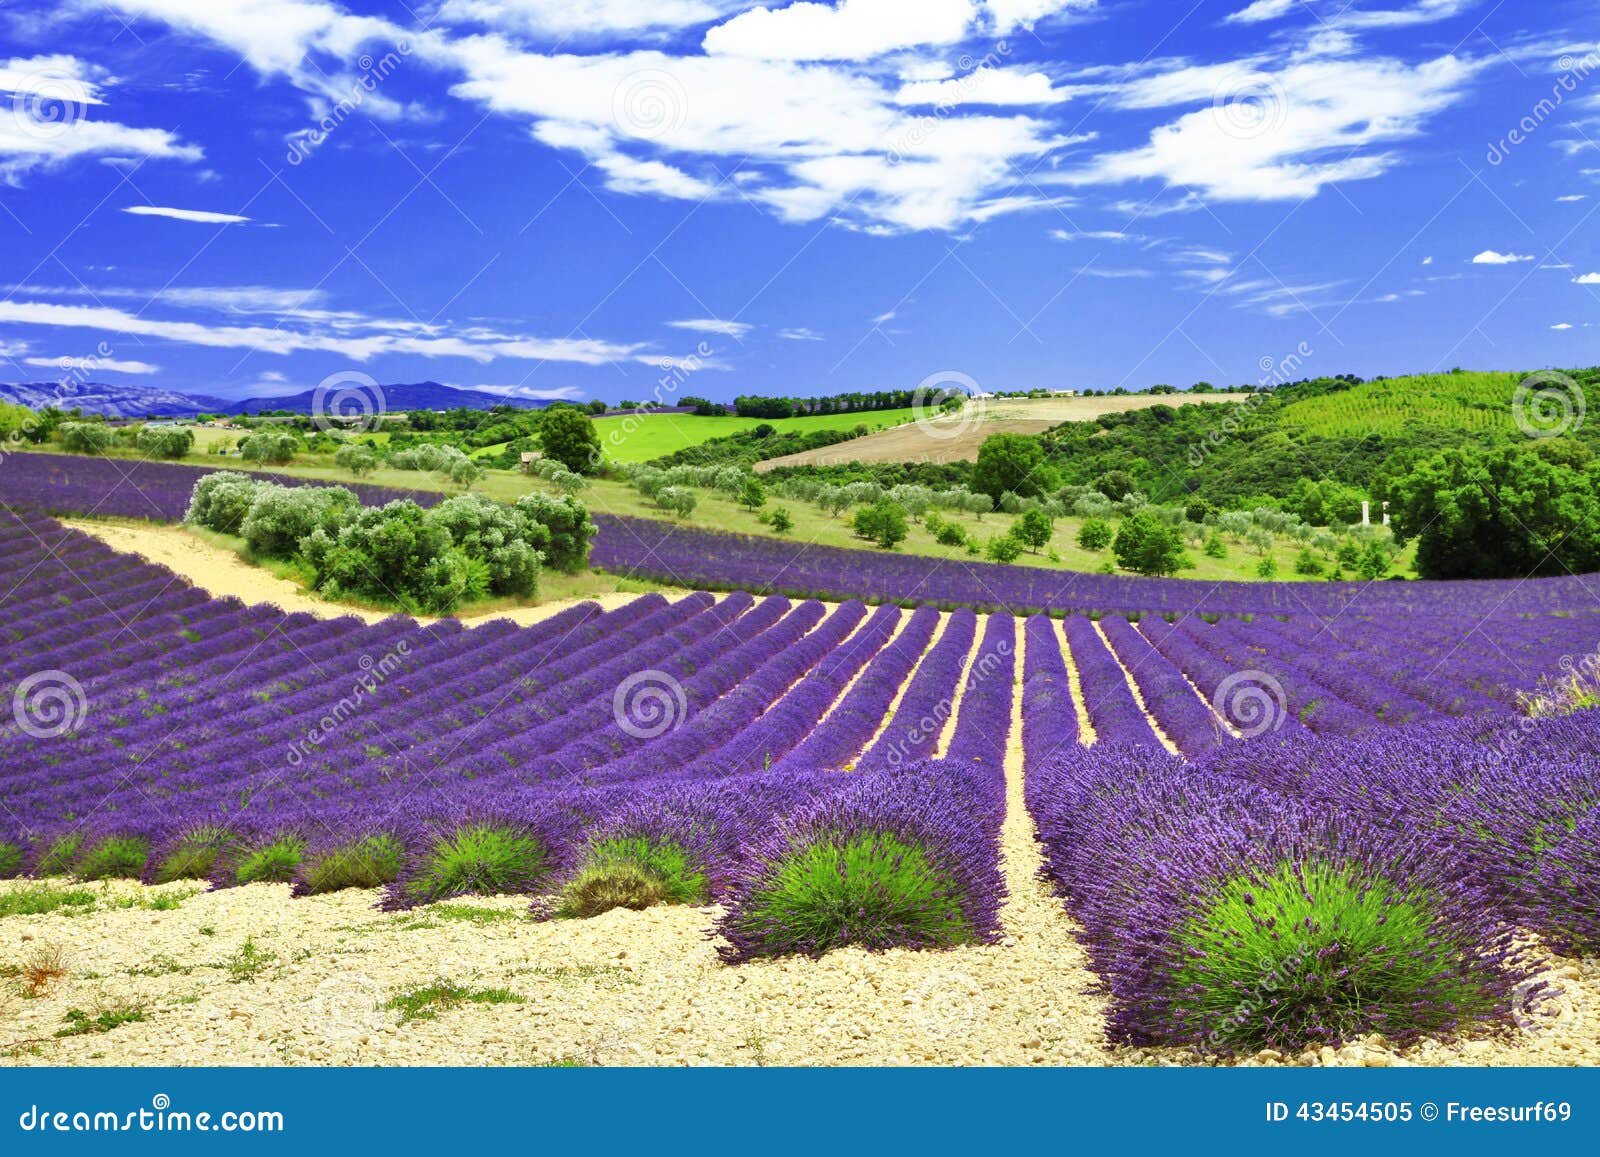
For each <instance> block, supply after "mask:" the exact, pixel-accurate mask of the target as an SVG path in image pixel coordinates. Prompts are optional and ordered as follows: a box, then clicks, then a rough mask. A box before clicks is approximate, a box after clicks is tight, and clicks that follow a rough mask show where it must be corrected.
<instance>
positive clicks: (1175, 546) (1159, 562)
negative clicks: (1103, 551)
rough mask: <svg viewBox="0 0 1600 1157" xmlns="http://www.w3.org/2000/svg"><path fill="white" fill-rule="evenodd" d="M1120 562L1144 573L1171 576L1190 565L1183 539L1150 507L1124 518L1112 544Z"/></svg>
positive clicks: (1125, 567)
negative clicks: (1149, 509) (1150, 509)
mask: <svg viewBox="0 0 1600 1157" xmlns="http://www.w3.org/2000/svg"><path fill="white" fill-rule="evenodd" d="M1112 553H1113V554H1115V555H1116V559H1117V565H1118V566H1120V567H1121V568H1122V569H1123V570H1131V571H1133V572H1134V573H1135V574H1142V575H1171V574H1176V573H1177V572H1178V571H1179V569H1180V568H1182V567H1183V566H1185V565H1187V564H1188V557H1187V555H1185V554H1184V550H1183V538H1182V536H1180V535H1179V534H1178V532H1177V530H1176V529H1175V528H1174V527H1170V526H1168V525H1167V524H1166V523H1165V522H1162V521H1161V519H1160V518H1159V517H1157V516H1156V515H1155V514H1154V513H1152V512H1151V511H1148V510H1141V511H1139V513H1137V514H1134V515H1131V516H1130V517H1128V518H1125V519H1123V520H1122V526H1121V528H1120V529H1119V530H1118V531H1117V539H1116V542H1115V544H1114V545H1113V546H1112Z"/></svg>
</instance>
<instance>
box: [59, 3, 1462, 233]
mask: <svg viewBox="0 0 1600 1157" xmlns="http://www.w3.org/2000/svg"><path fill="white" fill-rule="evenodd" d="M76 2H77V3H78V4H80V5H82V6H84V7H85V8H88V7H91V6H94V5H99V4H100V3H101V0H76ZM105 3H106V4H108V5H109V6H111V7H112V8H113V9H115V10H116V11H118V12H119V13H121V14H123V15H125V16H127V17H128V18H130V19H136V20H149V21H156V22H160V23H163V24H165V25H167V26H169V27H171V28H174V29H177V30H178V31H179V32H181V33H185V34H189V35H193V36H197V37H203V38H205V39H207V40H209V41H211V42H213V43H215V44H218V45H221V46H223V47H225V48H227V49H230V50H232V51H233V52H236V53H237V54H238V55H239V56H240V57H241V58H242V59H243V60H244V61H245V62H246V63H248V64H249V65H250V66H251V67H252V68H254V69H255V70H256V71H257V72H258V73H260V74H261V75H263V76H269V77H274V78H282V79H286V80H288V81H289V82H291V83H293V84H296V85H298V86H300V87H301V89H302V90H304V91H305V92H306V93H308V94H309V95H310V96H311V97H312V99H313V104H315V103H316V102H317V101H318V100H321V101H329V100H334V99H337V95H338V94H339V93H340V92H341V91H342V90H343V89H344V88H346V87H347V86H348V83H349V78H348V75H347V74H346V73H345V72H344V71H343V70H345V69H347V68H348V63H347V62H348V61H350V60H352V59H354V58H356V57H357V56H358V54H359V53H360V52H361V51H363V50H366V51H375V49H373V48H372V47H371V46H372V45H374V44H377V45H383V44H391V45H394V44H401V43H404V44H405V46H406V51H407V55H408V59H409V60H413V61H415V62H416V65H417V67H416V69H415V70H408V80H409V79H410V77H411V76H412V75H416V76H418V77H421V78H423V79H422V80H419V81H417V83H419V84H421V83H426V84H435V85H437V84H441V83H442V84H443V85H444V86H445V87H446V88H447V90H448V92H449V93H450V94H451V95H452V96H454V97H455V98H456V99H458V100H462V101H467V102H471V103H472V104H474V105H477V106H479V107H481V108H483V109H484V110H486V111H488V112H490V113H492V114H495V115H498V116H501V117H505V118H508V119H511V120H514V121H519V122H522V123H524V124H526V126H527V129H528V132H529V135H530V137H531V138H532V139H533V140H534V141H536V142H538V143H540V144H542V145H544V146H548V147H550V148H553V149H558V150H562V151H565V152H571V153H575V154H577V155H578V156H580V157H581V158H582V159H583V160H584V161H585V162H586V163H587V164H588V165H589V166H590V167H591V168H592V170H593V171H595V172H597V173H598V174H599V175H600V176H601V178H602V179H603V180H604V182H605V183H606V184H607V185H608V186H609V187H610V188H612V189H613V190H616V191H619V192H622V193H627V194H633V195H641V196H655V197H663V198H671V199H677V200H685V201H702V200H708V199H716V200H727V201H730V202H732V201H743V202H750V203H754V204H757V205H761V206H765V207H766V208H767V209H769V210H770V211H771V212H773V213H775V214H776V215H777V216H778V217H780V218H781V219H783V220H786V221H792V222H802V223H803V222H812V221H834V222H837V223H839V224H842V225H846V226H849V227H853V228H858V229H863V230H867V231H870V232H877V233H889V232H900V231H907V230H947V231H957V230H962V229H966V228H969V227H971V226H972V225H974V224H979V223H982V222H984V221H988V220H991V219H993V218H995V217H997V216H1000V215H1003V214H1008V213H1015V212H1019V211H1024V210H1029V209H1038V208H1045V207H1051V206H1059V205H1061V204H1064V203H1065V202H1066V201H1067V200H1069V199H1070V194H1068V193H1067V192H1065V191H1064V188H1063V187H1073V186H1117V185H1123V184H1129V183H1134V182H1145V181H1148V182H1163V183H1164V184H1166V185H1169V186H1173V187H1175V188H1176V190H1177V191H1178V193H1179V194H1180V198H1179V200H1178V202H1177V203H1176V204H1174V205H1172V206H1170V208H1171V210H1172V211H1181V210H1188V209H1193V208H1197V207H1199V205H1200V203H1201V201H1200V198H1202V197H1209V198H1218V199H1228V200H1258V201H1271V200H1283V199H1289V198H1301V197H1307V196H1312V195H1314V194H1316V193H1317V192H1319V191H1320V190H1321V189H1322V188H1323V187H1324V186H1326V185H1328V184H1330V183H1332V182H1338V181H1351V180H1358V179H1365V178H1371V177H1376V176H1378V175H1380V174H1382V173H1384V172H1386V171H1388V170H1389V169H1390V168H1392V167H1394V166H1395V165H1398V164H1400V163H1401V162H1402V160H1403V156H1402V153H1403V149H1402V145H1403V144H1404V142H1406V141H1408V140H1410V139H1412V138H1415V137H1417V136H1419V135H1421V134H1422V133H1423V132H1424V131H1425V128H1426V125H1427V122H1428V120H1429V118H1431V117H1432V116H1433V115H1435V114H1436V113H1438V112H1440V111H1441V110H1443V109H1445V108H1447V107H1449V106H1450V105H1452V104H1454V103H1455V102H1457V101H1458V100H1460V99H1461V98H1462V97H1463V96H1464V95H1465V93H1466V91H1467V89H1468V87H1469V85H1470V83H1471V81H1472V79H1473V78H1474V76H1475V75H1476V74H1477V73H1478V71H1480V70H1481V69H1482V68H1483V67H1486V65H1485V64H1483V63H1482V62H1479V61H1475V60H1472V59H1467V58H1464V57H1458V56H1455V55H1445V56H1440V57H1437V58H1436V59H1432V60H1424V61H1421V62H1411V61H1403V60H1399V59H1392V58H1388V57H1380V56H1371V55H1366V54H1365V49H1364V48H1363V46H1362V45H1361V44H1360V43H1359V42H1358V31H1357V30H1359V29H1360V28H1363V27H1376V26H1379V25H1382V24H1386V23H1395V22H1405V21H1417V20H1421V19H1430V20H1431V19H1439V18H1441V16H1442V15H1443V14H1444V13H1445V10H1446V9H1447V8H1448V7H1449V6H1450V4H1449V2H1448V0H1431V2H1430V0H1422V2H1419V3H1416V4H1412V5H1409V6H1391V7H1389V8H1376V7H1364V6H1363V7H1357V8H1353V9H1351V10H1349V11H1343V10H1342V9H1341V10H1340V11H1338V12H1331V13H1330V14H1329V15H1327V16H1325V18H1324V20H1323V21H1322V22H1319V23H1318V24H1317V26H1316V27H1315V28H1312V29H1310V30H1308V31H1305V32H1304V33H1297V34H1296V35H1298V36H1299V37H1300V39H1299V40H1298V41H1295V42H1293V44H1292V45H1291V50H1288V51H1283V52H1278V53H1275V54H1274V55H1273V56H1271V57H1259V58H1246V59H1240V60H1234V61H1231V62H1224V63H1220V64H1197V63H1194V62H1190V61H1186V60H1181V59H1178V60H1172V59H1152V60H1148V61H1142V62H1138V63H1133V64H1123V65H1117V64H1111V65H1104V66H1096V67H1095V68H1088V69H1079V70H1078V72H1077V75H1076V76H1074V75H1071V74H1067V73H1064V72H1063V70H1062V69H1061V68H1060V66H1059V65H1046V66H1039V65H1030V64H1028V63H1026V62H1024V61H1023V59H1022V55H1023V54H1024V53H1025V52H1026V51H1028V50H1029V49H1031V47H1032V43H1031V41H1032V38H1031V37H1012V39H1011V40H1010V41H1006V40H1004V39H1003V38H1004V37H1007V36H1010V35H1011V34H1013V33H1016V32H1018V31H1019V30H1023V29H1031V28H1034V27H1035V26H1037V25H1042V24H1045V23H1047V22H1052V21H1053V22H1055V24H1056V26H1057V32H1058V37H1059V39H1060V42H1061V49H1062V51H1061V52H1060V53H1058V55H1061V54H1065V55H1070V52H1071V49H1072V39H1071V38H1072V36H1073V35H1074V32H1073V28H1072V21H1073V19H1074V18H1078V17H1082V16H1084V15H1086V14H1089V13H1091V12H1092V10H1093V9H1094V8H1095V3H1094V0H832V2H821V0H799V2H796V3H787V4H784V3H778V2H776V0H774V2H771V3H767V4H751V3H735V2H733V0H580V2H577V3H558V2H556V0H443V3H442V4H441V5H440V6H439V7H438V8H437V10H436V12H435V13H434V16H435V17H436V18H432V19H430V21H429V22H428V23H426V24H425V25H424V24H421V23H409V22H408V23H406V24H401V23H396V22H394V21H391V20H389V19H385V18H381V17H369V16H361V15H355V14H352V13H351V12H348V11H346V10H345V9H343V8H341V7H339V6H337V5H336V4H334V3H333V2H332V0H237V2H234V3H228V4H217V3H215V2H214V0H105ZM1281 8H1282V6H1281V5H1278V4H1276V3H1275V2H1274V0H1257V2H1256V3H1254V4H1251V5H1249V6H1248V7H1244V8H1240V9H1239V10H1238V11H1237V12H1236V13H1235V17H1236V20H1235V23H1242V22H1258V21H1261V20H1265V19H1267V18H1269V17H1270V16H1273V15H1283V14H1285V13H1282V12H1281V11H1280V9H1281ZM395 19H396V20H399V18H398V17H396V18H395ZM1089 94H1092V95H1093V96H1094V98H1095V100H1096V102H1097V104H1096V107H1095V112H1094V127H1093V130H1092V131H1085V130H1084V129H1082V128H1080V127H1079V126H1078V122H1079V121H1080V120H1082V119H1083V117H1082V113H1080V112H1075V111H1073V110H1072V106H1073V103H1074V101H1075V99H1076V98H1078V97H1080V96H1086V95H1089ZM1063 106H1065V107H1063ZM408 107H409V106H404V105H401V104H399V103H398V100H397V98H388V97H385V96H384V95H383V94H382V93H379V94H375V95H373V96H371V97H369V98H368V99H366V100H365V101H364V102H363V104H362V109H361V111H362V113H363V114H371V115H376V116H400V115H404V114H405V112H406V110H407V108H408ZM1151 110H1156V111H1165V110H1171V115H1170V118H1169V119H1167V120H1166V123H1163V124H1160V125H1158V126H1157V127H1156V128H1155V129H1154V130H1153V131H1150V130H1146V129H1145V128H1144V127H1143V126H1142V124H1141V122H1145V123H1147V122H1148V117H1147V115H1145V114H1148V113H1149V112H1150V111H1151ZM1124 113H1125V114H1129V115H1127V116H1121V115H1119V114H1124ZM1102 125H1104V126H1106V128H1105V129H1102V127H1101V126H1102ZM1134 125H1140V127H1139V128H1138V129H1137V130H1134V129H1132V127H1131V126H1134ZM1069 126H1070V127H1069ZM1125 129H1126V130H1128V131H1137V132H1139V133H1140V135H1141V136H1142V135H1143V134H1144V133H1145V132H1146V131H1148V133H1149V135H1148V140H1147V141H1146V142H1144V143H1142V144H1136V145H1133V146H1131V147H1130V146H1129V145H1128V144H1127V143H1125V139H1124V142H1123V143H1121V144H1120V145H1119V146H1118V147H1113V146H1109V145H1106V144H1104V143H1103V142H1104V141H1105V140H1107V139H1108V138H1110V137H1112V136H1113V135H1114V134H1115V133H1119V132H1122V131H1124V130H1125ZM1095 150H1098V153H1097V154H1096V152H1095ZM1052 186H1053V187H1054V190H1055V191H1052ZM1141 195H1142V194H1141ZM1159 211H1162V210H1161V209H1160V208H1157V209H1154V210H1150V209H1147V210H1146V211H1145V212H1146V213H1150V212H1159Z"/></svg>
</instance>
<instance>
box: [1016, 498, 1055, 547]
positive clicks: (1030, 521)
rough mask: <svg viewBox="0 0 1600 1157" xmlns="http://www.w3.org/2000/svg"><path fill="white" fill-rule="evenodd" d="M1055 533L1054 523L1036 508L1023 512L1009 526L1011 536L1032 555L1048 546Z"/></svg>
mask: <svg viewBox="0 0 1600 1157" xmlns="http://www.w3.org/2000/svg"><path fill="white" fill-rule="evenodd" d="M1055 532H1056V527H1055V523H1054V522H1052V521H1051V519H1050V516H1049V515H1048V514H1046V513H1045V512H1044V511H1043V510H1040V509H1039V508H1038V507H1037V506H1036V507H1034V508H1033V509H1032V510H1024V511H1023V512H1022V514H1021V515H1020V516H1019V517H1018V518H1017V521H1016V522H1014V523H1012V525H1011V534H1012V536H1013V537H1015V538H1016V539H1017V540H1018V541H1019V542H1021V543H1022V545H1023V546H1025V547H1027V548H1028V549H1029V550H1031V551H1033V553H1034V554H1038V553H1039V552H1040V551H1041V550H1043V549H1044V548H1045V547H1046V546H1049V545H1050V538H1051V536H1052V535H1054V534H1055Z"/></svg>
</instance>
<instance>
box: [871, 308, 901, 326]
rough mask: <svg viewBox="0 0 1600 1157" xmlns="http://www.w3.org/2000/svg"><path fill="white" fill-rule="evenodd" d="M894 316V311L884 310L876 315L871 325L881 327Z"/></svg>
mask: <svg viewBox="0 0 1600 1157" xmlns="http://www.w3.org/2000/svg"><path fill="white" fill-rule="evenodd" d="M895 314H896V311H895V310H892V309H886V310H884V311H883V312H882V313H880V314H878V316H877V317H875V318H873V319H872V324H873V325H882V324H884V323H885V322H889V321H893V320H894V319H895Z"/></svg>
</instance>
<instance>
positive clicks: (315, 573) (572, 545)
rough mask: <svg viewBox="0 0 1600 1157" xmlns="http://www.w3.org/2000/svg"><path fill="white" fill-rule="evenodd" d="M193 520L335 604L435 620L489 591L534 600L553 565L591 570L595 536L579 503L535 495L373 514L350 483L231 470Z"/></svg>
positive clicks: (208, 491) (390, 507)
mask: <svg viewBox="0 0 1600 1157" xmlns="http://www.w3.org/2000/svg"><path fill="white" fill-rule="evenodd" d="M186 521H188V522H189V523H191V524H193V525H197V526H203V527H206V528H208V529H211V530H216V531H221V532H223V533H226V534H237V535H240V536H241V537H243V538H244V540H245V544H246V545H247V546H248V547H249V549H250V551H251V552H252V553H253V554H255V555H257V556H259V557H261V558H276V559H289V560H295V561H298V562H299V563H300V564H302V565H303V566H304V567H305V568H306V570H307V571H308V575H309V578H310V580H311V583H312V586H313V587H315V588H316V589H317V590H320V591H322V592H323V593H324V594H326V595H328V596H329V597H332V598H339V597H347V598H357V599H365V600H371V601H374V602H378V603H384V604H396V605H398V606H400V607H402V608H404V609H406V610H410V611H425V612H429V613H434V614H442V613H445V612H448V611H451V610H454V609H455V608H456V607H458V606H460V605H461V604H462V603H463V602H468V601H471V600H474V599H480V598H484V597H486V596H488V595H502V596H513V597H525V596H528V595H532V594H533V593H534V592H535V591H536V590H537V589H538V582H539V570H540V568H541V566H544V565H546V564H548V565H551V566H554V567H556V568H557V569H560V570H564V571H577V570H581V569H582V568H583V567H584V566H585V565H586V564H587V562H588V557H589V540H590V538H592V537H593V535H594V531H595V527H594V524H593V523H592V522H591V521H590V520H589V514H588V511H587V509H585V507H584V506H583V505H582V504H581V503H579V502H577V501H575V500H573V499H571V498H550V497H546V496H544V495H528V496H526V497H524V498H522V499H521V500H519V501H518V502H517V503H516V505H514V506H507V505H503V504H501V503H497V502H492V501H490V500H489V499H487V498H484V497H482V496H480V495H476V494H463V495H460V496H458V497H455V498H450V499H447V500H446V501H444V502H441V503H440V504H439V505H438V506H436V507H434V508H433V509H431V510H424V509H423V508H422V507H420V506H418V505H417V504H416V503H414V502H411V501H409V500H401V501H396V502H390V503H388V504H387V505H385V506H381V507H363V506H361V504H360V502H359V500H358V499H357V498H356V496H355V495H354V494H353V493H351V492H350V491H349V490H346V489H344V488H343V487H339V486H279V485H276V484H274V483H270V482H261V481H257V480H254V479H251V478H248V477H246V476H245V475H242V474H232V473H226V472H223V473H216V474H208V475H206V476H205V477H204V478H202V479H201V480H200V481H199V482H198V483H196V484H195V488H194V493H193V495H192V497H191V499H190V504H189V512H188V515H187V518H186Z"/></svg>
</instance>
